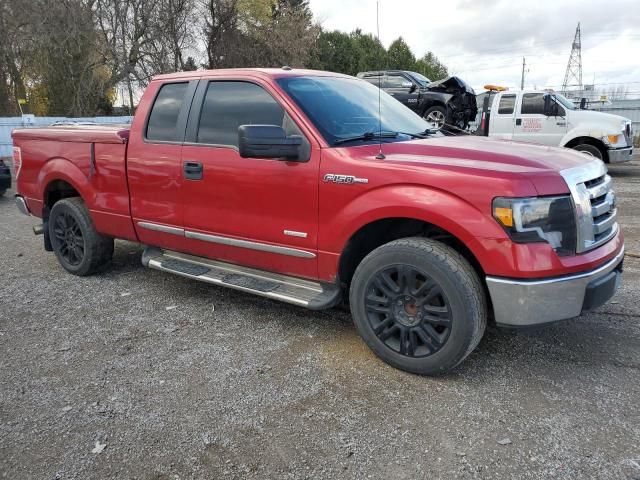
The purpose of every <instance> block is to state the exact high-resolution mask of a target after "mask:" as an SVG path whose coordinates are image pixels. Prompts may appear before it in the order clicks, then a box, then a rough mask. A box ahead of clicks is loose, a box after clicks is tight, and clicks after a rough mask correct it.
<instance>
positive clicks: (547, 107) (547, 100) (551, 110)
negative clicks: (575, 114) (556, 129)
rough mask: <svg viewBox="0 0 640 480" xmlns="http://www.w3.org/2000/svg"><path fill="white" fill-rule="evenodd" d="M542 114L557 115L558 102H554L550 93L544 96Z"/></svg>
mask: <svg viewBox="0 0 640 480" xmlns="http://www.w3.org/2000/svg"><path fill="white" fill-rule="evenodd" d="M544 114H545V115H546V116H547V117H557V116H558V104H557V103H556V102H555V100H554V98H553V96H552V95H549V94H547V95H545V96H544Z"/></svg>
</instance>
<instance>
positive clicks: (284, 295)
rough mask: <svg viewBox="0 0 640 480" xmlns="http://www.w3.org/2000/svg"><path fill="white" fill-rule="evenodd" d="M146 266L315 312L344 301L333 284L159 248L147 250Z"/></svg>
mask: <svg viewBox="0 0 640 480" xmlns="http://www.w3.org/2000/svg"><path fill="white" fill-rule="evenodd" d="M142 264H143V265H144V266H145V267H149V268H153V269H156V270H162V271H164V272H170V273H174V274H176V275H180V276H182V277H187V278H192V279H194V280H199V281H201V282H206V283H211V284H213V285H220V286H223V287H229V288H233V289H235V290H241V291H243V292H249V293H253V294H255V295H260V296H262V297H267V298H272V299H274V300H280V301H281V302H286V303H292V304H294V305H300V306H302V307H306V308H308V309H311V310H322V309H325V308H331V307H333V306H335V305H337V304H338V303H339V301H340V289H339V288H338V287H337V286H336V285H333V284H328V283H320V282H314V281H310V280H305V279H302V278H297V277H291V276H288V275H282V274H279V273H273V272H267V271H264V270H258V269H255V268H249V267H243V266H240V265H234V264H231V263H225V262H220V261H217V260H210V259H208V258H204V257H196V256H193V255H187V254H184V253H178V252H172V251H169V250H161V249H159V248H156V247H147V248H145V250H144V253H143V254H142Z"/></svg>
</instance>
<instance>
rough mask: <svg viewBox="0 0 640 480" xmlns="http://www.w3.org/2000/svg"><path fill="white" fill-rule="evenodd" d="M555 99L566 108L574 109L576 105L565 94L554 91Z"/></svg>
mask: <svg viewBox="0 0 640 480" xmlns="http://www.w3.org/2000/svg"><path fill="white" fill-rule="evenodd" d="M554 95H555V97H556V100H557V101H558V103H561V104H562V105H564V106H565V107H566V108H567V109H569V110H575V109H576V106H575V104H574V103H573V102H572V101H571V100H568V99H567V98H566V97H565V96H563V95H561V94H559V93H554Z"/></svg>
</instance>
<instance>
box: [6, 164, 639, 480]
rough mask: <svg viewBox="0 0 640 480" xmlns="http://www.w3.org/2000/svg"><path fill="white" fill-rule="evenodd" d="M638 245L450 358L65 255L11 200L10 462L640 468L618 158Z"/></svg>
mask: <svg viewBox="0 0 640 480" xmlns="http://www.w3.org/2000/svg"><path fill="white" fill-rule="evenodd" d="M611 172H612V175H613V176H614V179H615V184H616V190H617V193H618V197H619V200H620V210H621V223H622V226H623V229H624V231H625V234H626V238H627V250H628V252H629V253H630V255H629V256H628V257H627V258H626V260H625V276H624V280H623V285H622V288H621V289H620V291H619V292H618V294H617V295H616V296H615V298H614V299H613V301H612V302H611V303H610V304H608V305H605V306H603V307H601V308H600V309H598V310H597V311H594V312H592V313H589V314H587V315H585V316H583V317H581V318H579V319H576V320H571V321H566V322H561V323H559V324H556V325H553V326H551V327H548V328H545V329H543V330H537V331H527V332H519V333H514V332H510V331H504V330H498V329H496V328H489V330H488V331H487V333H486V335H485V337H484V339H483V341H482V342H481V344H480V346H479V347H478V348H477V350H476V351H475V352H474V353H473V354H472V355H471V356H470V357H469V358H468V359H467V360H466V361H465V362H464V363H463V364H462V365H461V366H460V367H459V368H458V369H457V370H455V371H454V372H453V373H451V374H449V375H448V376H445V377H440V378H427V377H419V376H415V375H411V374H407V373H403V372H400V371H398V370H394V369H393V368H391V367H389V366H387V365H386V364H384V363H382V362H381V361H379V360H378V359H377V358H376V357H375V356H374V355H373V354H372V353H371V352H370V351H369V350H368V349H367V348H366V347H365V345H364V343H363V342H362V341H360V339H359V337H358V336H357V334H356V332H355V330H354V328H353V326H352V323H351V319H350V317H349V315H348V313H346V312H345V311H342V310H331V311H327V312H310V311H306V310H304V309H301V308H296V307H293V306H288V305H285V304H281V303H276V302H273V301H270V300H265V299H262V298H259V297H255V296H251V295H248V294H244V293H239V292H235V291H231V290H227V289H222V288H216V287H213V286H208V285H204V284H198V283H196V282H192V281H189V280H186V279H183V278H180V277H175V276H171V275H168V274H165V273H161V272H157V271H153V270H147V269H144V268H143V267H142V266H141V264H140V255H141V252H142V249H141V247H140V246H138V245H136V244H132V243H127V242H117V244H116V252H115V256H114V259H113V264H112V265H111V266H110V267H109V268H107V269H106V270H105V271H104V272H102V273H101V274H99V275H96V276H93V277H88V278H77V277H74V276H71V275H69V274H67V273H65V272H64V271H63V269H62V268H61V267H60V266H59V265H58V263H57V262H56V260H55V258H54V256H53V255H52V254H50V253H47V252H45V251H44V250H43V248H42V237H35V236H34V235H33V234H32V233H31V226H32V225H34V224H36V223H37V219H35V218H28V217H24V216H22V215H20V214H19V213H18V212H17V210H16V209H15V207H14V205H13V201H12V199H11V198H10V197H11V195H12V193H13V192H8V193H7V196H6V197H5V198H1V199H0V246H1V248H0V476H1V477H2V478H9V479H30V478H34V479H93V478H95V479H109V478H118V479H122V478H132V479H134V478H135V479H190V478H197V479H220V478H224V479H236V478H237V479H239V478H250V479H252V478H256V479H266V478H283V479H289V478H291V479H302V478H313V479H326V478H339V479H352V478H373V479H378V478H380V479H391V478H393V479H396V478H397V479H418V478H429V479H437V478H443V479H450V478H463V479H466V478H496V479H498V478H499V479H502V478H532V479H539V478H554V479H557V478H567V479H576V478H598V479H607V478H612V479H620V478H623V479H640V256H633V255H634V254H636V255H637V254H639V253H640V213H639V211H640V210H639V208H638V205H640V162H638V161H637V160H636V161H635V163H634V164H632V165H623V166H617V167H613V168H611Z"/></svg>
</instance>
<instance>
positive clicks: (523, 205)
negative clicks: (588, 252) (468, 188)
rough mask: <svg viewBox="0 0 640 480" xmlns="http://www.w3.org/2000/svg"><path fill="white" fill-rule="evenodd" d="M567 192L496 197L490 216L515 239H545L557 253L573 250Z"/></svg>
mask: <svg viewBox="0 0 640 480" xmlns="http://www.w3.org/2000/svg"><path fill="white" fill-rule="evenodd" d="M573 210H574V209H573V202H572V201H571V197H570V196H569V195H563V196H560V197H537V198H503V197H500V198H495V199H494V200H493V216H494V218H495V219H496V220H497V221H498V223H500V225H502V227H503V228H504V229H505V231H506V232H507V233H508V234H509V237H511V240H513V241H514V242H516V243H533V242H547V243H549V245H551V247H553V249H554V250H555V251H556V252H557V253H558V255H573V254H574V253H575V251H576V222H575V215H574V211H573Z"/></svg>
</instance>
